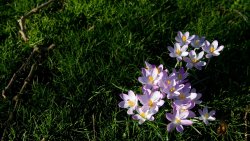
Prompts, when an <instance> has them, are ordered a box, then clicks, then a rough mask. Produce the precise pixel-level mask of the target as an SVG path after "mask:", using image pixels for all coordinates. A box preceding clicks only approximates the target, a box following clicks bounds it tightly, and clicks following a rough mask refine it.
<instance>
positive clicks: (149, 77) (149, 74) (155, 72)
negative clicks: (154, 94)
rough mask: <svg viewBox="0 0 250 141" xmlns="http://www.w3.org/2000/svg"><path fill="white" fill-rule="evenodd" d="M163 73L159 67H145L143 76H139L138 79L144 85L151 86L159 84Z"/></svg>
mask: <svg viewBox="0 0 250 141" xmlns="http://www.w3.org/2000/svg"><path fill="white" fill-rule="evenodd" d="M162 75H163V74H162V73H161V72H159V69H158V68H156V67H154V68H151V69H150V70H147V69H145V68H143V69H142V77H139V78H138V81H139V82H141V83H142V84H144V85H149V86H150V87H153V86H155V85H157V83H158V81H159V80H160V79H161V78H162Z"/></svg>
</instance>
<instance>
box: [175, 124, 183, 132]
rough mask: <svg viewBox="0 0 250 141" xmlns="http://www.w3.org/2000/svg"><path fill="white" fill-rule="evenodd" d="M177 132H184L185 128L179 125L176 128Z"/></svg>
mask: <svg viewBox="0 0 250 141" xmlns="http://www.w3.org/2000/svg"><path fill="white" fill-rule="evenodd" d="M176 130H177V131H178V132H183V130H184V128H183V126H182V125H178V126H176Z"/></svg>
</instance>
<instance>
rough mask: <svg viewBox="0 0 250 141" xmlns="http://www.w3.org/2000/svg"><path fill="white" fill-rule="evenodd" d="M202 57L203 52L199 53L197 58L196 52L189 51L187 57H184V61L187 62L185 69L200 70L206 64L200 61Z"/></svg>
mask: <svg viewBox="0 0 250 141" xmlns="http://www.w3.org/2000/svg"><path fill="white" fill-rule="evenodd" d="M203 55H204V51H202V52H200V53H199V54H198V56H197V55H196V52H195V51H194V50H191V51H190V52H189V57H185V58H184V61H185V62H187V65H186V67H187V68H190V69H191V68H193V67H195V68H197V69H198V70H201V67H203V66H205V65H206V62H204V61H200V59H202V57H203Z"/></svg>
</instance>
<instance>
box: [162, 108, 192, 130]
mask: <svg viewBox="0 0 250 141" xmlns="http://www.w3.org/2000/svg"><path fill="white" fill-rule="evenodd" d="M187 117H188V113H187V112H183V113H181V112H180V111H179V110H177V109H176V108H174V109H173V114H171V113H166V118H167V119H168V120H169V121H171V122H170V123H169V124H168V125H167V130H168V131H169V132H170V131H172V130H173V129H174V128H176V130H177V131H178V132H182V131H183V130H184V128H183V126H182V125H192V124H193V122H192V121H191V120H188V119H186V118H187Z"/></svg>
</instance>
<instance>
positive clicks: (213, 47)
mask: <svg viewBox="0 0 250 141" xmlns="http://www.w3.org/2000/svg"><path fill="white" fill-rule="evenodd" d="M223 48H224V46H219V47H218V41H217V40H214V41H213V42H212V44H210V43H209V42H208V41H205V46H204V47H203V48H202V49H203V50H204V51H205V52H206V53H207V54H206V58H211V57H213V56H219V55H220V51H222V50H223Z"/></svg>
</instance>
